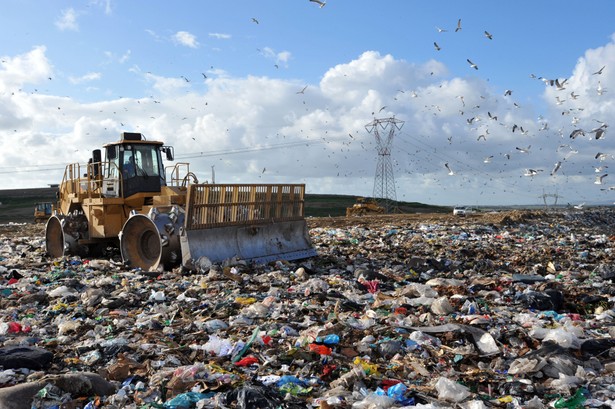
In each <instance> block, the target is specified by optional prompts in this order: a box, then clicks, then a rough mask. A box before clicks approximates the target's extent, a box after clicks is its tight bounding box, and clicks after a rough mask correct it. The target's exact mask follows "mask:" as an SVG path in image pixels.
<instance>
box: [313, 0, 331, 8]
mask: <svg viewBox="0 0 615 409" xmlns="http://www.w3.org/2000/svg"><path fill="white" fill-rule="evenodd" d="M310 1H311V2H312V3H316V4H318V5H319V6H320V7H319V8H323V7H324V6H325V4H327V2H325V1H320V0H310Z"/></svg>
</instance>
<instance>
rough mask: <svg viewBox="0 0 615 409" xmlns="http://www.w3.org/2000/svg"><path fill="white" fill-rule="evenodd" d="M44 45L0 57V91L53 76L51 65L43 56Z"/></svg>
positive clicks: (14, 88)
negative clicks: (21, 52) (23, 52)
mask: <svg viewBox="0 0 615 409" xmlns="http://www.w3.org/2000/svg"><path fill="white" fill-rule="evenodd" d="M45 52H46V48H45V47H44V46H38V47H35V48H34V49H33V50H32V51H30V52H28V53H25V54H21V55H17V56H15V57H2V64H0V91H2V92H11V91H15V90H17V89H18V88H21V87H23V86H24V85H26V84H37V83H40V82H42V81H47V80H48V78H50V77H52V76H53V67H52V65H51V63H50V62H49V60H47V57H46V56H45Z"/></svg>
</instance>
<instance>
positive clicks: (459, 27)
mask: <svg viewBox="0 0 615 409" xmlns="http://www.w3.org/2000/svg"><path fill="white" fill-rule="evenodd" d="M459 30H461V19H459V20H457V28H456V29H455V32H457V31H459Z"/></svg>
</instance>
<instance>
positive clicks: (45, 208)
mask: <svg viewBox="0 0 615 409" xmlns="http://www.w3.org/2000/svg"><path fill="white" fill-rule="evenodd" d="M52 213H53V203H51V202H39V203H36V204H35V205H34V223H45V222H46V221H47V219H49V216H51V214H52Z"/></svg>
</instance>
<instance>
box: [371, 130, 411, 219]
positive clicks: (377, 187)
mask: <svg viewBox="0 0 615 409" xmlns="http://www.w3.org/2000/svg"><path fill="white" fill-rule="evenodd" d="M402 126H404V121H401V120H399V119H395V118H384V119H374V120H373V121H372V122H370V123H369V124H367V125H365V129H367V132H369V133H372V132H373V133H374V136H375V137H376V149H377V151H378V163H377V165H376V175H375V176H374V192H373V197H374V199H376V201H378V203H379V204H380V205H381V206H382V207H384V208H385V210H386V212H387V213H388V212H390V211H391V209H392V207H393V202H395V201H396V200H397V194H396V192H395V175H394V174H393V164H392V163H391V145H392V144H393V136H394V135H395V131H399V130H400V129H401V127H402ZM381 131H382V132H383V134H384V135H383V136H381V135H380V132H381Z"/></svg>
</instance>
